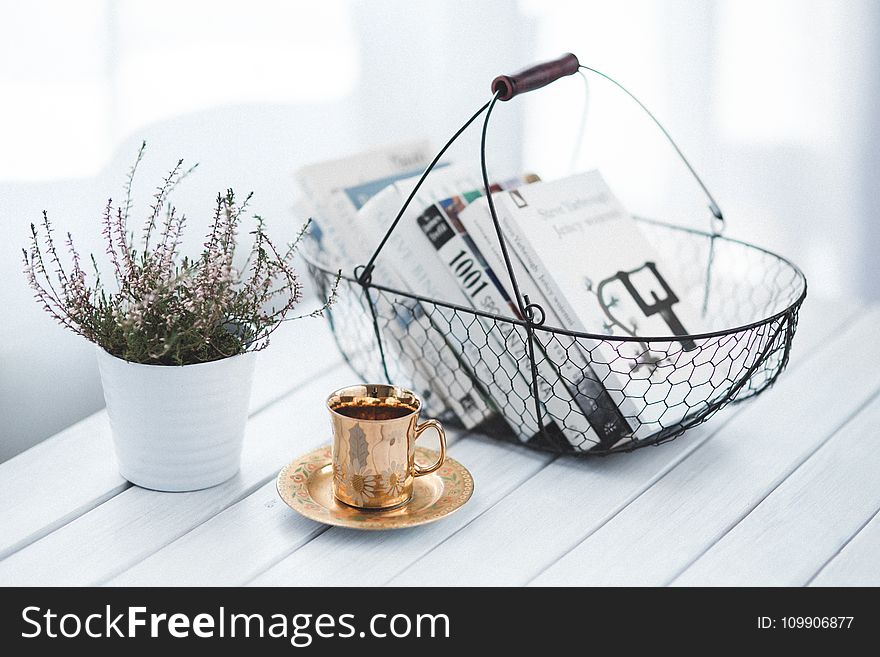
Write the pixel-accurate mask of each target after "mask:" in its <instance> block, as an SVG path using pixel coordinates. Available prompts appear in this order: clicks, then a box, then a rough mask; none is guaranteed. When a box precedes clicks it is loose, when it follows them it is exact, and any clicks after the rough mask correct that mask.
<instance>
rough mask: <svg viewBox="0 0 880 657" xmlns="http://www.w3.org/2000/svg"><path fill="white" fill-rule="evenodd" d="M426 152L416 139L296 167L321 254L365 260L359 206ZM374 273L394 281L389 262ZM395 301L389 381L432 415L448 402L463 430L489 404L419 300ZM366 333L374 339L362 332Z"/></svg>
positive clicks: (372, 238) (369, 234)
mask: <svg viewBox="0 0 880 657" xmlns="http://www.w3.org/2000/svg"><path fill="white" fill-rule="evenodd" d="M430 152H431V151H430V148H429V145H428V143H427V142H424V141H416V142H409V143H404V144H399V145H394V146H388V147H385V148H381V149H374V150H372V151H367V152H364V153H360V154H358V155H355V156H351V157H347V158H342V159H339V160H333V161H328V162H320V163H316V164H312V165H309V166H307V167H303V168H302V169H300V170H299V171H298V172H297V180H298V182H299V184H300V187H301V188H302V189H303V191H304V192H305V194H306V198H307V199H308V205H309V206H310V209H311V210H312V217H313V226H312V231H311V238H312V239H313V240H314V242H315V243H316V246H317V249H318V250H319V251H320V252H321V257H322V259H323V260H326V261H329V262H331V263H334V266H342V267H343V268H344V269H345V271H346V273H347V274H349V275H351V274H353V268H354V267H356V266H357V265H362V264H366V262H367V261H368V260H369V258H370V256H371V255H372V252H371V250H370V249H371V248H372V247H373V246H374V244H375V242H376V241H377V238H376V235H377V234H378V233H374V232H373V230H372V228H371V226H369V225H367V226H364V222H362V221H360V219H359V218H360V214H359V210H360V209H361V207H362V206H363V204H364V203H365V202H367V201H368V200H369V199H370V198H371V196H372V195H373V194H375V193H376V192H377V191H379V190H382V189H384V188H385V187H386V186H387V185H388V184H389V183H390V182H393V181H394V180H396V179H398V178H401V177H404V178H406V177H409V176H412V175H413V174H414V173H415V172H417V171H420V170H423V169H424V167H425V166H426V165H427V162H428V159H429V156H430ZM396 211H397V209H396V208H395V209H394V210H393V213H392V214H391V217H392V218H393V216H394V215H395V214H396ZM389 221H390V219H389ZM365 229H366V230H365ZM378 271H379V272H380V273H381V276H383V277H384V280H385V282H386V283H387V284H389V285H390V286H391V287H395V286H396V285H395V284H399V283H400V281H399V280H398V279H397V278H396V271H395V270H394V269H393V268H387V267H386V268H383V267H380V268H379V269H378ZM369 294H370V295H371V297H372V301H373V302H374V303H376V302H377V298H376V297H377V296H378V293H377V292H376V291H375V290H370V291H369ZM394 302H395V312H394V313H393V317H392V319H391V321H389V322H388V323H387V325H386V326H384V329H385V330H386V331H387V332H388V334H389V336H390V337H391V338H392V339H391V340H387V341H386V344H385V345H384V346H385V348H386V350H387V358H386V361H388V363H389V370H390V372H393V376H394V378H395V379H396V381H397V382H398V383H401V384H403V385H408V386H410V387H413V388H415V389H417V390H421V391H424V392H426V393H428V394H430V398H427V399H425V400H424V401H425V402H426V407H427V410H429V411H430V412H431V413H432V414H435V415H437V414H440V413H442V411H443V407H446V408H449V409H450V410H451V411H452V412H453V413H454V414H455V415H456V416H457V417H458V419H459V420H460V421H461V423H462V424H463V425H464V426H465V427H466V428H468V429H470V428H473V427H475V426H477V425H478V424H480V423H481V422H483V421H484V420H485V419H486V418H487V417H489V416H490V415H491V409H489V407H488V406H487V405H486V403H485V401H484V400H482V399H481V398H480V397H479V395H477V394H475V393H474V391H473V389H472V386H471V382H470V378H469V377H468V375H467V373H466V372H462V371H460V368H458V367H456V366H455V364H454V363H455V354H454V352H452V351H451V350H450V348H449V346H448V345H447V344H446V342H445V340H444V338H443V335H442V334H441V333H438V332H437V331H436V330H435V329H434V327H433V325H432V324H431V322H430V319H429V318H427V317H426V316H425V313H424V310H423V309H422V307H421V304H419V303H418V302H417V301H416V300H414V299H409V298H397V299H395V301H394ZM365 339H369V340H373V339H375V338H374V337H373V336H372V335H368V336H365ZM368 353H372V350H368ZM441 405H442V406H443V407H441Z"/></svg>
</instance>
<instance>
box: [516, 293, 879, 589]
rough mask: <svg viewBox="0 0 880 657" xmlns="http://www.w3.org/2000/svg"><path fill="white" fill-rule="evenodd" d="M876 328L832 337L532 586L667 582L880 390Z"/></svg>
mask: <svg viewBox="0 0 880 657" xmlns="http://www.w3.org/2000/svg"><path fill="white" fill-rule="evenodd" d="M878 321H880V310H873V311H871V312H870V313H867V314H864V315H862V316H861V317H860V319H859V320H858V321H857V322H856V324H854V325H853V326H850V327H849V328H848V329H847V330H846V331H844V332H841V333H839V334H837V335H835V338H834V340H833V341H829V342H828V343H827V344H826V345H825V348H824V349H822V350H821V352H820V353H819V354H818V355H817V356H816V357H813V358H810V359H809V360H808V362H807V363H805V364H804V365H803V366H802V367H800V368H799V369H798V371H797V374H796V375H794V376H788V377H783V378H782V379H781V380H780V382H779V383H778V384H777V386H776V387H775V388H774V389H773V390H770V391H768V392H767V393H765V394H764V395H762V396H761V397H760V398H758V399H756V400H754V401H753V402H752V403H751V404H750V405H749V407H748V408H747V409H746V410H745V411H744V412H742V413H740V414H738V415H737V416H736V417H734V418H732V419H731V420H730V422H728V423H727V424H726V425H725V426H724V427H722V428H721V430H720V431H719V432H718V434H717V435H716V436H714V437H713V438H712V439H711V440H708V441H706V442H705V443H704V444H703V445H701V446H700V448H699V449H697V450H695V451H694V452H693V453H692V454H691V455H690V456H689V458H687V459H685V460H684V461H683V462H682V463H680V464H679V465H678V467H676V468H675V469H673V470H672V471H670V472H669V474H667V475H666V476H665V477H663V478H662V479H660V480H659V481H658V482H656V483H655V484H654V485H653V486H651V488H650V489H648V490H647V491H645V492H644V493H643V494H642V495H641V496H640V497H639V498H638V499H636V500H635V501H634V502H633V503H632V504H630V505H629V506H627V507H626V508H625V509H624V510H623V511H621V512H620V513H619V514H618V515H616V516H615V517H614V518H612V519H611V520H610V521H609V522H608V523H606V524H605V525H603V526H602V527H601V528H600V529H598V530H597V531H596V532H595V533H593V534H591V535H590V536H589V537H588V538H587V539H586V540H584V541H583V542H581V543H580V544H579V545H578V546H577V547H576V548H574V549H573V550H571V551H570V552H568V553H567V554H566V555H565V556H563V557H562V558H561V559H559V560H558V561H557V562H555V563H554V564H553V565H551V566H550V567H549V568H548V569H547V570H545V571H544V572H543V573H541V574H540V576H538V577H537V578H536V579H535V580H534V583H535V584H545V585H555V584H563V583H564V584H578V583H581V584H583V583H590V584H597V585H601V584H606V583H607V584H639V585H661V584H667V583H669V582H670V581H671V580H673V579H674V578H675V577H676V576H677V575H678V574H679V573H680V572H682V571H683V570H684V569H685V568H687V567H688V566H689V565H690V564H691V563H692V562H693V560H695V559H696V558H698V557H699V556H700V555H701V554H702V553H703V552H705V551H706V550H707V549H708V548H709V547H711V546H712V545H713V544H714V543H715V542H716V541H717V540H718V539H719V538H720V537H721V536H723V535H724V534H725V533H726V532H728V531H729V530H730V529H731V528H732V527H733V526H734V525H736V524H737V523H738V522H740V521H741V520H742V519H743V518H744V517H745V516H746V515H748V514H749V513H750V512H751V510H752V509H754V508H755V506H756V505H757V504H758V503H759V502H760V501H761V500H762V499H764V498H765V497H766V496H767V495H768V494H769V493H770V492H771V491H772V490H773V489H775V488H776V487H777V486H778V485H779V484H780V483H781V482H782V481H783V480H784V479H785V478H786V477H788V476H789V474H790V473H791V472H792V471H794V470H795V469H796V468H797V467H798V466H799V465H800V464H801V463H803V462H804V461H805V460H806V459H807V458H808V457H809V456H810V455H811V454H812V453H813V452H814V451H816V449H818V447H819V446H820V445H821V444H822V443H823V442H825V441H826V440H827V439H828V438H829V437H830V436H831V435H832V434H833V433H834V432H835V431H836V430H837V429H838V428H839V427H840V425H841V424H842V422H843V420H844V419H846V418H848V417H850V416H851V415H852V414H853V413H855V412H856V411H857V410H858V409H859V407H861V406H862V405H863V404H864V403H865V402H866V401H867V400H868V399H869V398H870V397H871V396H872V395H873V394H874V393H875V392H876V391H877V389H878V388H880V369H878V368H877V367H876V366H875V363H876V362H877V361H878V360H880V344H878V342H877V340H876V339H875V338H876V327H877V323H878ZM832 409H833V412H830V411H831V410H832Z"/></svg>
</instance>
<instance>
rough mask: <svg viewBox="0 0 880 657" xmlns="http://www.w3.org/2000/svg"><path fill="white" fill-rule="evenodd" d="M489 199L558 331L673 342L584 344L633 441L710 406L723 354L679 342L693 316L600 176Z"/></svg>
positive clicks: (696, 319) (697, 325) (693, 326)
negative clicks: (550, 304) (550, 303)
mask: <svg viewBox="0 0 880 657" xmlns="http://www.w3.org/2000/svg"><path fill="white" fill-rule="evenodd" d="M493 200H494V202H495V205H496V211H497V214H498V218H499V223H500V224H501V225H502V229H503V231H504V233H505V236H506V237H507V241H508V245H509V246H511V248H513V249H515V250H516V252H517V254H518V256H519V257H520V258H521V260H522V262H523V263H524V265H525V267H526V269H528V270H529V271H530V272H531V273H532V278H533V279H534V281H535V282H536V284H538V285H540V286H541V287H542V289H543V290H544V291H545V295H546V296H547V297H548V298H549V299H553V300H554V301H555V304H556V305H555V311H556V312H557V314H558V315H559V318H560V319H562V320H563V328H569V329H572V330H577V331H584V332H590V333H598V334H604V335H608V336H628V337H664V336H669V340H668V341H663V342H660V343H655V342H652V343H651V349H650V350H649V349H648V348H647V345H646V344H645V343H644V342H641V341H638V340H633V341H629V342H613V343H612V342H607V341H596V342H595V344H593V345H585V346H588V347H589V351H590V353H591V354H592V357H591V362H592V364H593V369H594V370H595V371H596V373H597V374H598V375H599V376H600V377H601V379H602V381H603V383H604V384H605V387H606V389H607V390H608V391H609V393H610V394H611V395H612V398H613V399H614V400H615V402H617V404H618V406H619V407H620V409H621V412H622V413H623V415H624V416H625V417H627V418H631V422H630V424H632V425H633V426H634V427H635V434H634V435H635V437H636V438H645V437H647V436H649V435H650V434H652V433H654V432H656V431H658V430H660V429H662V428H665V427H668V426H671V425H673V424H674V423H676V422H678V421H680V420H681V419H682V418H684V417H685V415H687V414H688V413H690V412H692V411H693V410H694V409H697V408H699V407H700V406H701V405H705V403H707V401H709V399H710V397H711V396H712V394H713V393H714V390H715V385H714V383H715V382H716V381H717V380H718V378H719V377H721V378H722V379H723V377H724V376H725V373H724V370H725V369H727V370H729V368H730V362H731V361H730V358H729V357H727V356H724V357H720V358H719V360H718V361H717V362H713V354H717V353H720V352H722V351H723V350H720V349H715V350H707V349H705V348H700V346H698V345H695V344H694V343H693V342H692V341H691V340H689V339H687V338H686V337H682V339H680V340H677V339H676V338H675V336H684V335H686V334H688V333H698V332H700V330H701V322H700V316H699V313H698V312H697V310H696V309H695V308H693V307H691V306H689V305H688V304H687V303H685V302H684V301H682V298H683V296H684V295H683V294H682V293H681V292H677V291H676V290H681V287H680V286H679V284H678V283H677V282H676V281H675V280H674V276H673V272H672V271H671V268H670V267H669V266H667V265H668V263H664V262H663V261H662V260H661V258H660V257H659V255H658V254H657V252H656V251H655V250H654V249H653V248H652V247H651V245H650V244H649V243H648V241H647V240H646V239H645V238H644V236H643V235H642V233H641V232H640V231H639V229H638V225H637V224H636V222H635V221H634V220H633V219H632V217H631V216H630V215H629V214H628V213H627V212H626V211H625V210H624V208H623V207H622V205H621V204H620V202H619V201H618V200H617V199H616V198H615V197H614V195H613V193H612V192H611V190H610V189H609V188H608V186H607V185H606V184H605V182H604V180H603V179H602V177H601V175H600V174H599V173H598V172H589V173H585V174H578V175H574V176H570V177H568V178H564V179H561V180H556V181H552V182H539V183H535V184H533V185H528V186H526V187H522V188H519V189H516V190H512V191H509V192H499V193H497V194H495V195H493ZM483 217H485V214H483ZM478 220H479V219H478ZM483 221H485V218H484V219H483ZM580 342H581V343H584V342H585V341H584V340H580ZM703 346H705V345H703ZM697 368H701V371H700V373H699V375H698V376H694V375H695V374H697V372H696V369H697ZM704 375H705V377H704ZM704 378H705V381H704ZM695 382H703V385H697V386H695V385H694V383H695Z"/></svg>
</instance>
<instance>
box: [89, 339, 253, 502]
mask: <svg viewBox="0 0 880 657" xmlns="http://www.w3.org/2000/svg"><path fill="white" fill-rule="evenodd" d="M255 360H256V354H255V353H246V354H241V355H239V356H233V357H232V358H224V359H222V360H217V361H212V362H210V363H200V364H198V365H184V366H174V365H140V364H137V363H129V362H128V361H125V360H122V359H120V358H117V357H115V356H111V355H110V354H108V353H107V352H106V351H104V350H103V349H101V348H98V367H99V369H100V371H101V382H102V383H103V385H104V400H105V401H106V402H107V414H108V415H109V417H110V427H111V429H112V431H113V442H114V445H115V447H116V458H117V460H118V462H119V472H120V474H122V476H123V477H125V478H126V479H127V480H128V481H130V482H132V483H133V484H136V485H138V486H142V487H144V488H151V489H154V490H161V491H188V490H199V489H201V488H209V487H210V486H216V485H217V484H220V483H222V482H224V481H226V480H227V479H230V478H231V477H233V476H235V474H236V473H237V472H238V469H239V465H240V462H241V447H242V442H243V439H244V429H245V425H246V423H247V415H248V402H249V400H250V393H251V382H252V380H253V373H254V362H255Z"/></svg>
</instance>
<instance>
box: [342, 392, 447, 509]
mask: <svg viewBox="0 0 880 657" xmlns="http://www.w3.org/2000/svg"><path fill="white" fill-rule="evenodd" d="M421 406H422V402H421V401H420V400H419V398H418V397H416V395H415V394H413V393H412V392H410V391H409V390H406V389H405V388H400V387H397V386H389V385H383V384H372V383H371V384H364V385H357V386H350V387H348V388H342V389H340V390H337V391H336V392H334V393H333V394H331V395H330V397H328V398H327V408H328V409H329V410H330V420H331V422H332V424H333V494H334V495H335V496H336V499H337V500H339V501H340V502H344V503H345V504H348V505H350V506H354V507H358V508H361V509H389V508H392V507H396V506H401V505H402V504H406V503H407V502H409V500H410V498H411V497H412V492H413V481H414V480H415V478H416V477H421V476H422V475H426V474H430V473H432V472H434V471H435V470H437V469H438V468H439V467H440V466H441V465H443V461H444V460H445V458H446V434H445V433H444V432H443V427H442V426H441V425H440V423H439V422H437V420H427V421H425V422H422V423H421V424H419V423H418V422H419V410H420V408H421ZM426 429H434V430H435V431H437V434H438V435H439V436H440V458H439V459H437V462H436V463H435V464H433V465H432V466H430V467H427V468H425V467H422V466H420V465H418V464H417V463H416V462H415V450H416V440H417V439H418V438H419V436H421V435H422V433H423V432H424V431H425V430H426Z"/></svg>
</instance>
